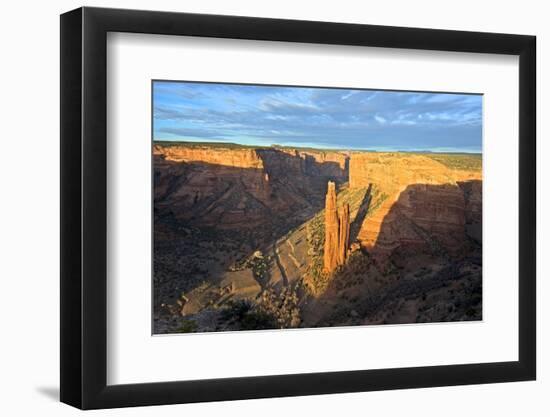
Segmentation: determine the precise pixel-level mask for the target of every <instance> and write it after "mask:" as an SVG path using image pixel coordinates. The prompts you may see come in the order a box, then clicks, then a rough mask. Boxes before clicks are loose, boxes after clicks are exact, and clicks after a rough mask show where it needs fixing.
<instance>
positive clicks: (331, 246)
mask: <svg viewBox="0 0 550 417" xmlns="http://www.w3.org/2000/svg"><path fill="white" fill-rule="evenodd" d="M338 229H339V227H338V213H337V212H336V185H335V184H334V182H332V181H329V182H328V187H327V196H326V202H325V255H324V261H325V262H324V263H325V271H327V272H332V271H334V269H335V268H336V266H337V265H338V239H339V236H338V235H339V233H338Z"/></svg>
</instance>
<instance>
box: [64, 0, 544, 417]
mask: <svg viewBox="0 0 550 417" xmlns="http://www.w3.org/2000/svg"><path fill="white" fill-rule="evenodd" d="M108 32H131V33H146V34H163V35H174V36H178V35H186V36H199V37H215V38H235V39H254V40H269V41H285V42H305V43H318V44H333V45H357V46H371V47H383V48H405V49H421V50H441V51H456V52H477V53H490V54H508V55H517V56H519V103H518V106H519V132H518V137H519V155H518V158H519V202H518V204H519V271H518V272H519V277H520V278H519V293H518V299H519V329H518V330H519V360H518V361H514V362H496V363H477V364H467V365H445V366H427V367H425V366H424V367H411V368H398V369H376V370H357V371H344V372H326V373H310V374H292V375H274V376H255V377H239V378H228V379H209V380H198V381H174V382H162V383H142V384H131V385H112V386H109V385H107V383H106V381H107V378H106V375H107V334H106V329H107V308H106V307H107V304H106V299H107V285H106V282H107V272H106V270H107V269H106V265H107V262H106V258H107V253H106V246H107V181H108V177H107V137H106V127H107V111H106V96H107V87H106V86H107V73H106V59H107V58H106V46H107V42H106V39H107V33H108ZM535 51H536V38H535V37H534V36H524V35H510V34H495V33H481V32H461V31H449V30H432V29H415V28H403V27H387V26H372V25H358V24H341V23H325V22H312V21H295V20H279V19H265V18H251V17H233V16H217V15H200V14H186V13H169V12H152V11H136V10H120V9H102V8H88V7H84V8H79V9H77V10H73V11H70V12H68V13H65V14H63V15H61V53H60V57H61V310H60V314H61V401H62V402H64V403H67V404H70V405H72V406H75V407H78V408H82V409H95V408H111V407H124V406H143V405H156V404H174V403H190V402H201V401H218V400H238V399H250V398H264V397H282V396H299V395H313V394H328V393H344V392H357V391H376V390H388V389H402V388H421V387H434V386H449V385H463V384H482V383H496V382H507V381H525V380H534V379H535V377H536V314H535V311H536V303H535V302H536V296H535V292H536V284H535V279H536V278H535V269H536V268H535V265H536V262H535V260H536V259H535V256H536V255H535V249H536V145H535V134H536V132H535V122H536V115H535V108H536V91H535V88H536V81H535V79H536V77H535V75H536V73H535V67H536V65H535V62H536V56H535V54H536V52H535Z"/></svg>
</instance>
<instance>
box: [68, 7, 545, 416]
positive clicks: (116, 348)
mask: <svg viewBox="0 0 550 417" xmlns="http://www.w3.org/2000/svg"><path fill="white" fill-rule="evenodd" d="M535 49H536V48H535V37H533V36H525V35H509V34H494V33H475V32H459V31H447V30H432V29H416V28H401V27H387V26H372V25H356V24H341V23H327V22H311V21H293V20H277V19H264V18H251V17H236V16H215V15H198V14H185V13H168V12H150V11H135V10H117V9H100V8H87V7H85V8H80V9H77V10H74V11H71V12H68V13H65V14H63V15H62V16H61V401H63V402H65V403H67V404H70V405H73V406H75V407H79V408H82V409H92V408H110V407H124V406H139V405H155V404H173V403H187V402H200V401H218V400H236V399H248V398H264V397H277V396H298V395H313V394H326V393H343V392H356V391H371V390H372V391H374V390H387V389H401V388H419V387H434V386H445V385H462V384H481V383H495V382H506V381H523V380H533V379H535V376H536V348H535V346H536V330H535V329H536V317H535V316H536V315H535V300H536V297H535V290H536V285H535V247H536V238H535V236H536V233H535V232H536V224H535V218H536V216H535V215H536V203H535V202H536V195H535V171H536V166H535V161H536V158H535V153H536V148H535V103H536V95H535V66H536V65H535Z"/></svg>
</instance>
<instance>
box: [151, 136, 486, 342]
mask: <svg viewBox="0 0 550 417" xmlns="http://www.w3.org/2000/svg"><path fill="white" fill-rule="evenodd" d="M153 159H154V161H153V162H154V163H153V167H154V242H153V254H154V258H153V260H154V276H153V289H154V299H153V322H154V325H153V327H154V328H153V330H154V333H155V334H161V333H188V332H211V331H232V330H258V329H277V328H300V327H301V328H306V327H325V326H349V325H373V324H399V323H433V322H448V321H470V320H481V318H482V244H481V242H482V240H481V238H482V234H481V229H482V228H481V220H482V176H481V172H482V170H481V155H472V154H436V153H433V154H432V153H405V152H393V153H387V152H386V153H382V152H366V151H365V152H358V151H344V150H342V151H338V150H330V151H329V150H319V149H306V148H301V149H295V148H284V147H279V146H272V147H245V146H240V145H232V144H208V143H202V144H200V143H182V142H178V143H168V142H166V143H160V142H156V143H155V145H154V147H153ZM329 181H333V182H335V184H336V190H337V196H336V197H337V204H338V205H339V206H340V205H344V204H349V208H350V236H349V247H348V248H347V258H346V261H345V263H344V264H343V265H340V266H339V267H338V268H336V269H335V270H333V271H326V270H325V269H324V268H323V255H324V252H325V210H324V207H325V195H326V193H327V184H328V182H329Z"/></svg>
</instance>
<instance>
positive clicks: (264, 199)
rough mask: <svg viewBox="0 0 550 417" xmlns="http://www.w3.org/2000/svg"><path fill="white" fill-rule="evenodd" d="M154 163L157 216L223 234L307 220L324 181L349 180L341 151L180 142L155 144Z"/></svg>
mask: <svg viewBox="0 0 550 417" xmlns="http://www.w3.org/2000/svg"><path fill="white" fill-rule="evenodd" d="M153 158H154V175H155V177H154V181H155V187H154V191H155V208H156V210H157V214H158V215H160V216H164V217H166V216H173V217H174V218H176V219H179V220H184V221H192V222H193V224H196V225H203V226H215V227H217V228H224V229H239V228H245V229H251V228H258V227H261V226H265V225H269V224H271V223H273V222H275V221H278V222H279V223H281V222H283V223H284V222H288V221H290V220H292V221H294V222H297V221H299V220H300V219H303V220H305V219H307V218H308V217H310V216H311V215H312V214H314V213H315V212H316V211H318V210H320V209H321V208H322V204H323V201H324V191H325V187H326V181H327V179H332V180H335V181H338V182H340V183H342V182H345V181H346V180H347V160H348V156H347V155H346V154H344V153H339V152H324V151H315V150H312V151H311V152H310V151H309V150H307V151H305V150H303V149H301V150H297V149H290V148H279V147H271V148H248V147H240V146H234V145H228V146H224V145H219V144H216V145H205V144H180V143H178V144H155V145H154V146H153ZM266 233H268V231H266Z"/></svg>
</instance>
